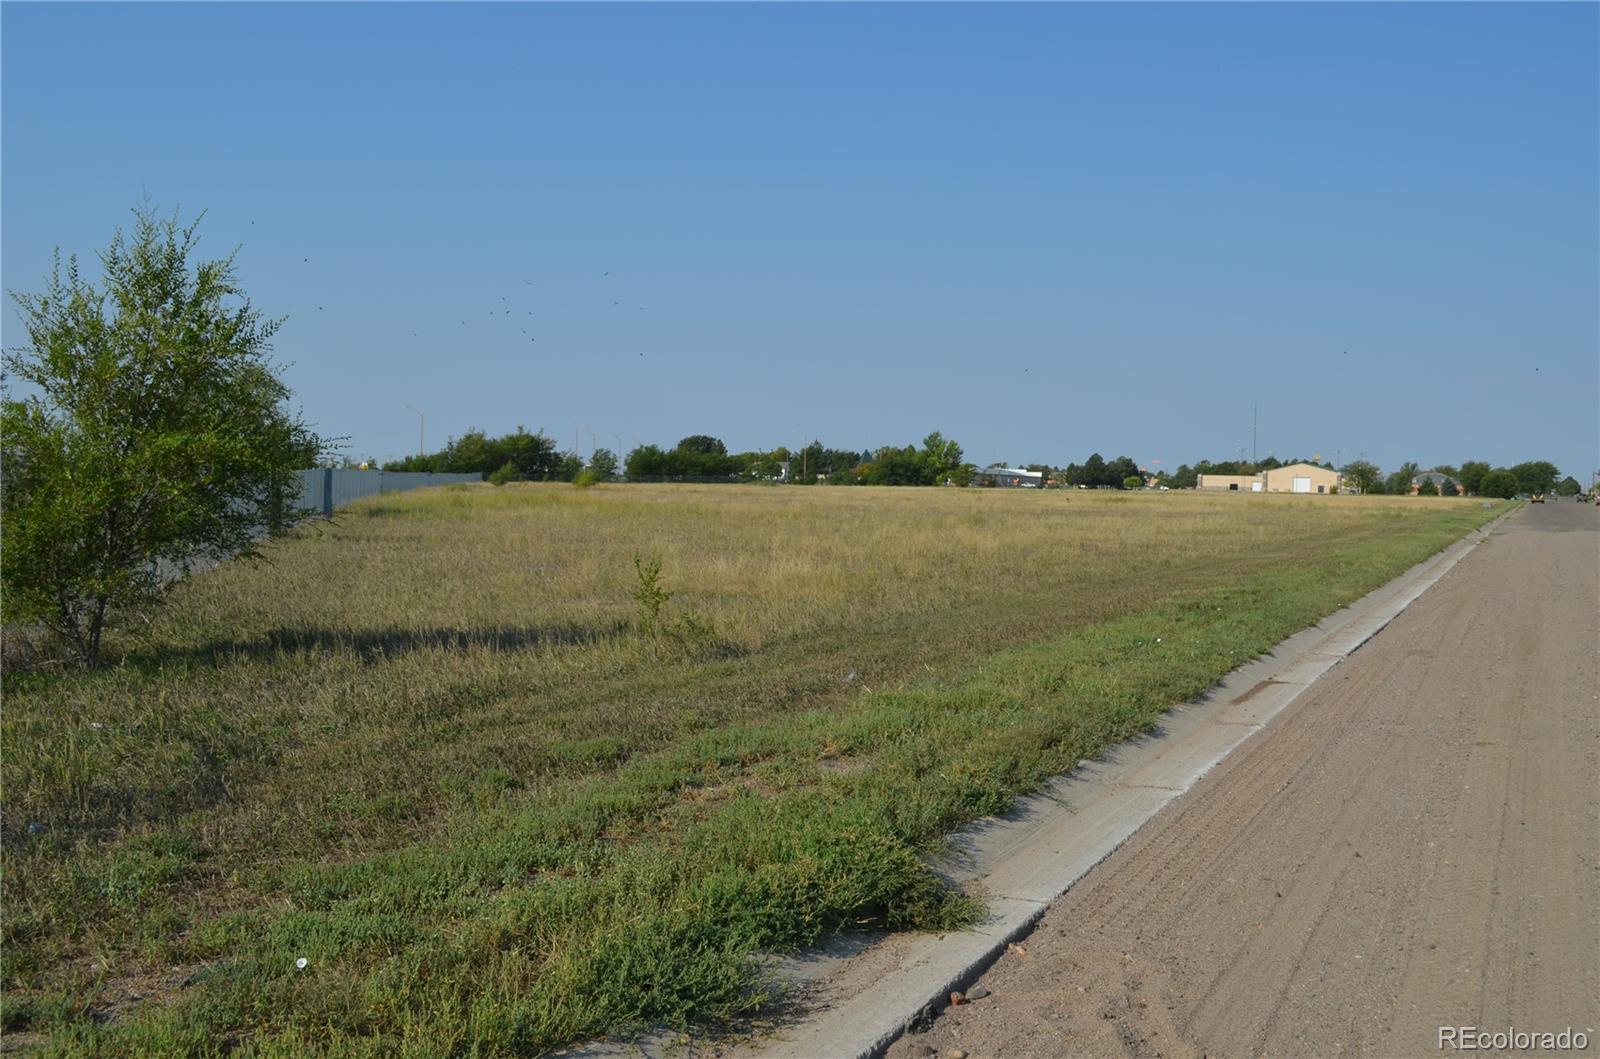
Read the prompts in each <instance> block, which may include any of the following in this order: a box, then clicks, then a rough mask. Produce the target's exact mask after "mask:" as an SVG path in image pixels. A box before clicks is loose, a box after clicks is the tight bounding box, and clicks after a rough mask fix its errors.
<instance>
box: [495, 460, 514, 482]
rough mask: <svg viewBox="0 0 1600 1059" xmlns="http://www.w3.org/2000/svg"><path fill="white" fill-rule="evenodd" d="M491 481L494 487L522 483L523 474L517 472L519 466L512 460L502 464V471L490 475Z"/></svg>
mask: <svg viewBox="0 0 1600 1059" xmlns="http://www.w3.org/2000/svg"><path fill="white" fill-rule="evenodd" d="M489 481H490V482H491V483H493V484H494V485H505V484H506V483H507V482H520V481H522V472H521V471H519V470H517V465H516V464H515V463H513V462H512V461H510V460H507V461H506V462H504V463H502V464H501V465H500V469H499V470H498V471H495V472H494V473H493V474H491V475H489Z"/></svg>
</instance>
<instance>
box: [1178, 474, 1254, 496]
mask: <svg viewBox="0 0 1600 1059" xmlns="http://www.w3.org/2000/svg"><path fill="white" fill-rule="evenodd" d="M1194 487H1195V488H1196V489H1209V490H1212V491H1213V492H1216V491H1219V490H1220V491H1228V492H1234V493H1259V492H1261V491H1262V489H1264V488H1265V485H1264V484H1263V482H1262V481H1261V476H1260V475H1259V474H1202V475H1200V476H1198V477H1197V478H1195V480H1194Z"/></svg>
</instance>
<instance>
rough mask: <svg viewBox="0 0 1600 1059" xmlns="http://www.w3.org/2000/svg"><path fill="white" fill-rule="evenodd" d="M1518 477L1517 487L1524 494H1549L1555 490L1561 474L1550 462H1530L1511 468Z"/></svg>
mask: <svg viewBox="0 0 1600 1059" xmlns="http://www.w3.org/2000/svg"><path fill="white" fill-rule="evenodd" d="M1511 473H1512V474H1514V475H1516V476H1517V486H1518V487H1519V489H1520V490H1521V491H1522V492H1524V493H1548V492H1550V491H1552V490H1553V489H1555V487H1556V480H1557V479H1558V478H1560V476H1561V472H1560V471H1559V470H1557V469H1556V465H1555V464H1553V463H1551V462H1550V461H1549V460H1529V461H1528V462H1526V463H1519V464H1517V465H1516V466H1515V467H1512V468H1511Z"/></svg>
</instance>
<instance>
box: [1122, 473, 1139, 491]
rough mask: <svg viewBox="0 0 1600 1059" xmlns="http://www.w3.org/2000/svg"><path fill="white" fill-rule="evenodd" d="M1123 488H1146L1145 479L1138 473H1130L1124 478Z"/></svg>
mask: <svg viewBox="0 0 1600 1059" xmlns="http://www.w3.org/2000/svg"><path fill="white" fill-rule="evenodd" d="M1122 488H1124V489H1143V488H1144V479H1143V478H1140V477H1139V476H1138V475H1137V474H1130V475H1128V477H1126V478H1124V479H1123V480H1122Z"/></svg>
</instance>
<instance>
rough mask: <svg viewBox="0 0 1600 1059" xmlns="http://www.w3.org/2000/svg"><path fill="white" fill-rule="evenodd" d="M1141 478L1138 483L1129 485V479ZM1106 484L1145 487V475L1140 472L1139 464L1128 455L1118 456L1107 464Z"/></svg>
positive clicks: (1121, 487) (1126, 487)
mask: <svg viewBox="0 0 1600 1059" xmlns="http://www.w3.org/2000/svg"><path fill="white" fill-rule="evenodd" d="M1130 478H1137V479H1139V484H1138V485H1129V484H1128V479H1130ZM1103 484H1105V485H1114V486H1116V487H1117V488H1118V489H1143V488H1144V475H1142V474H1140V473H1139V465H1138V464H1137V463H1134V462H1133V459H1132V458H1131V457H1128V456H1118V457H1117V458H1116V459H1114V460H1112V461H1111V462H1110V463H1108V464H1106V481H1105V482H1104V483H1103Z"/></svg>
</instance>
